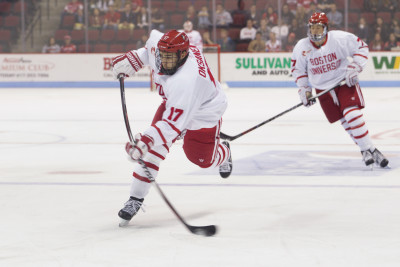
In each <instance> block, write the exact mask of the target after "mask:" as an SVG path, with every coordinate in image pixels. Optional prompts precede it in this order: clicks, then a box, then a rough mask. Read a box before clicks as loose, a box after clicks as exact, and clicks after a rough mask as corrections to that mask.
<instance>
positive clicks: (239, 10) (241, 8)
mask: <svg viewBox="0 0 400 267" xmlns="http://www.w3.org/2000/svg"><path fill="white" fill-rule="evenodd" d="M237 7H238V8H237V9H235V10H233V11H232V12H231V15H232V17H233V18H234V17H235V15H241V17H243V18H244V20H243V23H244V21H247V20H248V19H250V13H249V12H248V11H247V10H246V9H245V2H244V1H243V0H239V1H238V4H237ZM239 26H244V24H242V25H239Z"/></svg>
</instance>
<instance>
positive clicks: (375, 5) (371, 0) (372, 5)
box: [364, 0, 381, 13]
mask: <svg viewBox="0 0 400 267" xmlns="http://www.w3.org/2000/svg"><path fill="white" fill-rule="evenodd" d="M380 1H381V0H365V1H364V6H365V10H368V11H370V12H374V13H377V12H379V2H380Z"/></svg>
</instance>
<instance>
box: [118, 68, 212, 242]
mask: <svg viewBox="0 0 400 267" xmlns="http://www.w3.org/2000/svg"><path fill="white" fill-rule="evenodd" d="M118 79H119V86H120V91H121V103H122V111H123V114H124V120H125V127H126V131H127V132H128V137H129V141H130V142H131V143H132V142H134V139H133V136H132V131H131V127H130V125H129V120H128V112H127V109H126V101H125V86H124V76H123V75H119V76H118ZM138 162H139V164H140V165H141V166H142V168H143V170H144V172H145V174H146V176H147V178H148V179H149V180H150V181H151V183H152V184H153V185H154V186H155V188H156V189H157V191H158V193H159V194H160V195H161V197H162V199H163V200H164V201H165V203H167V205H168V207H169V208H170V209H171V210H172V212H173V213H174V214H175V215H176V217H178V219H179V221H180V222H181V223H183V225H185V227H186V228H187V229H188V230H189V231H190V232H191V233H193V234H196V235H203V236H213V235H215V233H216V232H217V227H216V226H215V225H207V226H192V225H189V224H188V223H187V222H186V221H185V220H184V219H183V218H182V216H181V215H180V214H179V213H178V212H177V211H176V209H175V208H174V206H172V204H171V202H169V200H168V198H167V197H166V196H165V194H164V192H163V191H162V190H161V187H160V186H159V185H158V183H157V182H156V180H155V179H154V177H153V175H152V174H151V173H150V171H149V169H148V168H147V166H146V163H145V162H144V161H143V160H142V159H141V158H140V159H139V160H138Z"/></svg>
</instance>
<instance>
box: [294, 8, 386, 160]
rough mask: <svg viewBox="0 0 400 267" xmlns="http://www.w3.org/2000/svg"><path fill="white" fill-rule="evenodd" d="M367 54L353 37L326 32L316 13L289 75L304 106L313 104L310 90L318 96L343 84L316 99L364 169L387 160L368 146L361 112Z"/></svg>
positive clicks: (325, 21)
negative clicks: (358, 152)
mask: <svg viewBox="0 0 400 267" xmlns="http://www.w3.org/2000/svg"><path fill="white" fill-rule="evenodd" d="M368 53H369V50H368V46H367V44H365V43H364V42H363V41H362V40H361V39H360V38H357V36H355V35H353V34H351V33H348V32H344V31H329V32H328V18H327V17H326V15H325V13H318V12H316V13H314V14H312V15H311V17H310V19H309V21H308V38H303V39H301V40H300V41H299V42H298V43H297V44H296V46H295V47H294V49H293V55H292V74H293V77H294V78H295V79H296V84H297V86H298V87H299V90H298V92H299V95H300V99H301V101H302V102H303V104H304V105H305V106H310V105H312V104H314V103H315V101H314V102H311V101H309V100H308V99H309V98H310V97H311V96H312V89H311V87H314V88H315V89H316V92H317V93H319V92H321V91H323V90H326V89H330V88H332V87H335V86H336V85H338V84H339V83H340V82H341V81H342V80H346V84H345V85H343V86H339V87H337V88H335V89H334V90H332V91H331V92H330V93H328V94H325V95H323V96H321V97H320V98H319V101H320V104H321V107H322V110H323V111H324V113H325V115H326V117H327V119H328V121H329V122H330V123H333V122H336V121H338V120H340V122H341V123H342V126H343V128H344V129H345V130H346V131H347V133H348V134H349V135H350V136H351V138H352V139H353V141H354V142H355V143H356V144H357V145H358V146H359V147H360V150H361V154H362V157H363V160H364V162H365V164H366V165H367V166H368V165H371V164H373V163H374V162H375V163H376V164H378V165H379V166H381V167H386V166H387V165H388V160H387V159H386V158H385V157H384V156H383V155H382V153H381V152H380V151H379V150H378V149H376V148H375V146H374V145H373V144H372V141H371V138H370V135H369V133H368V128H367V125H366V124H365V121H364V117H363V113H362V111H361V110H362V109H363V108H364V105H365V103H364V98H363V95H362V92H361V88H360V85H359V83H358V74H359V73H360V72H361V71H362V70H363V67H364V66H365V65H366V62H367V59H368ZM349 58H350V60H349ZM310 85H311V87H310ZM371 166H372V165H371Z"/></svg>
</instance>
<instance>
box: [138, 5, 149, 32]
mask: <svg viewBox="0 0 400 267" xmlns="http://www.w3.org/2000/svg"><path fill="white" fill-rule="evenodd" d="M136 25H137V26H138V27H139V28H140V29H147V28H148V27H149V16H148V13H147V8H146V7H144V6H142V7H141V8H140V13H139V15H138V17H137V24H136Z"/></svg>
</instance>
